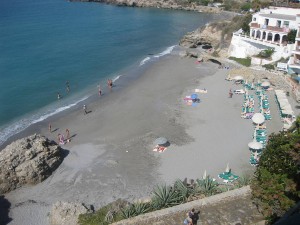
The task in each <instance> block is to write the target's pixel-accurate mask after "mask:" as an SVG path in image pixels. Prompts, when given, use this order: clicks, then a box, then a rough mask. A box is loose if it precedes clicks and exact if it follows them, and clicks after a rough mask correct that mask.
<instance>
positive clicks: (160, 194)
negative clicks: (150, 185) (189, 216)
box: [152, 185, 183, 209]
mask: <svg viewBox="0 0 300 225" xmlns="http://www.w3.org/2000/svg"><path fill="white" fill-rule="evenodd" d="M182 202H183V198H182V196H181V195H180V194H179V193H178V192H176V191H175V190H174V188H171V187H169V186H166V185H163V186H157V187H155V188H154V190H153V197H152V207H153V208H154V209H162V208H168V207H172V206H175V205H178V204H180V203H182Z"/></svg>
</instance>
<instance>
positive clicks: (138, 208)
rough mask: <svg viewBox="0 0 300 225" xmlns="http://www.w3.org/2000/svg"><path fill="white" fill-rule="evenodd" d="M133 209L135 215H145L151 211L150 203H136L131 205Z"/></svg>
mask: <svg viewBox="0 0 300 225" xmlns="http://www.w3.org/2000/svg"><path fill="white" fill-rule="evenodd" d="M133 208H134V211H135V214H136V215H140V214H144V213H147V212H149V211H150V210H151V205H150V203H148V202H146V203H144V202H137V203H134V204H133Z"/></svg>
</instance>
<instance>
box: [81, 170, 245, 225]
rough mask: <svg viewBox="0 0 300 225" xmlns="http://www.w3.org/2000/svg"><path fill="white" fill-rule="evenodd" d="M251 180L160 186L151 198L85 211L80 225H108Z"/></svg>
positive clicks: (222, 190)
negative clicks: (227, 183) (231, 182)
mask: <svg viewBox="0 0 300 225" xmlns="http://www.w3.org/2000/svg"><path fill="white" fill-rule="evenodd" d="M249 182H250V180H249V178H248V177H247V176H244V177H241V178H240V179H238V180H237V181H236V182H234V183H233V184H229V185H226V184H219V183H218V182H216V181H215V180H214V179H212V178H210V177H209V176H207V177H206V178H204V179H197V180H196V182H195V183H193V184H188V183H186V182H183V181H181V180H177V181H176V182H175V183H174V184H173V185H171V186H168V185H160V186H156V187H155V188H154V189H153V191H152V196H151V199H149V201H146V202H141V201H138V202H135V203H126V202H125V201H123V200H117V201H116V202H114V203H111V204H109V205H107V206H104V207H103V208H101V209H99V210H98V211H96V212H95V213H87V214H82V215H80V216H79V224H81V225H96V224H103V225H106V224H110V223H112V222H117V221H120V220H122V219H127V218H131V217H135V216H138V215H141V214H144V213H147V212H152V211H155V210H160V209H164V208H168V207H172V206H175V205H179V204H182V203H186V202H189V201H192V200H196V199H200V198H204V197H207V196H211V195H215V194H218V193H222V192H225V191H229V190H232V189H235V188H240V187H242V186H246V185H248V184H249Z"/></svg>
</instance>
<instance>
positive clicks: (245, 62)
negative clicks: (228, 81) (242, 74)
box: [229, 57, 251, 67]
mask: <svg viewBox="0 0 300 225" xmlns="http://www.w3.org/2000/svg"><path fill="white" fill-rule="evenodd" d="M229 59H231V60H234V61H236V62H237V63H239V64H241V65H243V66H247V67H249V66H251V58H250V57H248V58H235V57H229Z"/></svg>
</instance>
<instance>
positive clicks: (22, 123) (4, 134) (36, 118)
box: [0, 96, 88, 145]
mask: <svg viewBox="0 0 300 225" xmlns="http://www.w3.org/2000/svg"><path fill="white" fill-rule="evenodd" d="M87 98H88V96H85V97H83V98H81V99H80V100H78V101H76V102H74V103H72V104H69V105H66V106H63V107H60V108H58V109H56V110H54V111H50V110H49V111H47V112H45V113H44V114H43V115H40V114H39V115H38V114H36V115H33V116H31V117H29V118H26V119H20V120H18V121H16V122H14V123H13V124H12V125H10V126H9V127H6V128H4V129H3V130H2V131H1V135H0V145H1V144H3V143H4V142H5V141H6V140H7V139H8V138H10V137H11V136H12V135H14V134H17V133H20V132H21V131H23V130H25V129H26V128H28V127H29V126H30V125H32V124H35V123H38V122H41V121H43V120H45V119H47V118H49V117H50V116H53V115H55V114H57V113H59V112H62V111H64V110H66V109H69V108H71V107H73V106H76V105H77V104H78V103H80V102H82V101H84V100H86V99H87Z"/></svg>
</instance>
